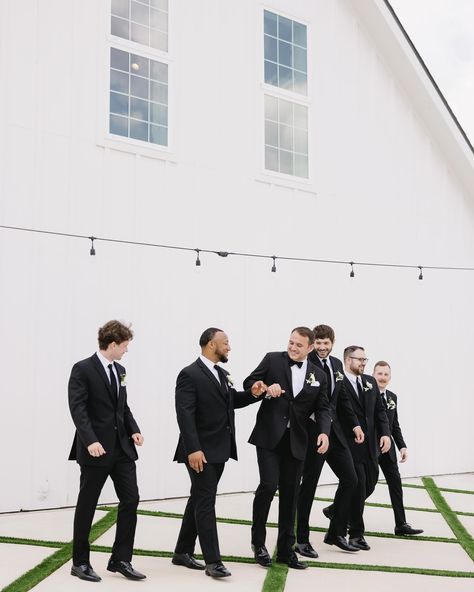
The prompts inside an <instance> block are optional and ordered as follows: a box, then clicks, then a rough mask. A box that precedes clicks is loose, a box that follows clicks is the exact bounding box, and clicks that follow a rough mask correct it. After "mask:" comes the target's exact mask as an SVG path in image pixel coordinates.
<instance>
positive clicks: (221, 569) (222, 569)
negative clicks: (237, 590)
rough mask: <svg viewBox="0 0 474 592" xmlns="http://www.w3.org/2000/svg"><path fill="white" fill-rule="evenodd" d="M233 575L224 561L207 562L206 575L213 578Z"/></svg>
mask: <svg viewBox="0 0 474 592" xmlns="http://www.w3.org/2000/svg"><path fill="white" fill-rule="evenodd" d="M231 575H232V574H231V573H230V571H229V570H228V569H227V568H226V566H225V565H224V564H223V563H222V561H218V562H217V563H208V564H206V576H211V578H228V577H229V576H231Z"/></svg>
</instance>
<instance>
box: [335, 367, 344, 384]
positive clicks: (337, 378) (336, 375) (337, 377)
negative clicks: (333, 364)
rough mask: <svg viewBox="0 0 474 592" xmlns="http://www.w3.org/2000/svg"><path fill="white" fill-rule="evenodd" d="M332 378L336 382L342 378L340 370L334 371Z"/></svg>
mask: <svg viewBox="0 0 474 592" xmlns="http://www.w3.org/2000/svg"><path fill="white" fill-rule="evenodd" d="M334 378H335V380H336V382H340V381H341V380H344V374H343V373H342V372H339V370H338V371H337V372H335V373H334Z"/></svg>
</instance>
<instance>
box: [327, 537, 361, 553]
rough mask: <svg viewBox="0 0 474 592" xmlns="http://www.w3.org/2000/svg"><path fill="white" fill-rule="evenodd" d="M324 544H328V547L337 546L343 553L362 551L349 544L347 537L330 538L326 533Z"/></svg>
mask: <svg viewBox="0 0 474 592" xmlns="http://www.w3.org/2000/svg"><path fill="white" fill-rule="evenodd" d="M324 542H325V543H326V545H335V546H336V547H339V549H342V550H343V551H350V552H351V553H354V552H355V551H360V549H359V547H354V545H351V544H350V543H348V542H347V541H346V539H345V537H343V536H329V535H328V534H327V533H326V535H325V536H324Z"/></svg>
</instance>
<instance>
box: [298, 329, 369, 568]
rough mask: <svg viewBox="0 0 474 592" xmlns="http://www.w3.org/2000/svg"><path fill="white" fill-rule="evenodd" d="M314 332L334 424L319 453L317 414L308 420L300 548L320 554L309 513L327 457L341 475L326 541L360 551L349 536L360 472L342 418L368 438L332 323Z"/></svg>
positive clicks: (356, 434)
mask: <svg viewBox="0 0 474 592" xmlns="http://www.w3.org/2000/svg"><path fill="white" fill-rule="evenodd" d="M313 332H314V337H315V341H314V350H313V351H312V352H310V354H309V355H308V360H309V361H310V362H312V363H313V364H314V365H315V366H317V367H318V368H320V369H321V370H324V372H325V374H326V378H327V381H328V393H329V406H330V410H331V417H332V424H331V431H330V434H329V450H328V452H327V453H326V454H317V451H316V447H315V445H314V440H315V438H316V423H315V421H314V419H313V417H311V418H310V419H309V420H308V434H309V441H308V449H307V451H306V458H305V463H304V469H303V479H302V481H301V486H300V492H299V496H298V511H297V529H296V536H297V539H296V540H297V544H296V551H297V552H298V553H299V554H300V555H304V556H305V557H313V558H316V557H318V554H317V552H316V551H315V550H314V548H313V546H312V545H311V543H310V541H309V516H310V513H311V508H312V506H313V501H314V494H315V492H316V487H317V485H318V481H319V477H320V475H321V471H322V468H323V465H324V461H326V460H327V463H328V465H329V466H330V467H331V469H332V470H333V472H334V474H335V475H336V476H337V478H338V479H339V485H338V488H337V491H336V495H335V497H334V504H333V512H332V514H331V515H330V516H329V517H330V519H331V522H330V525H329V530H328V532H327V533H326V535H325V537H324V542H325V543H327V544H328V545H336V546H337V547H339V548H340V549H342V550H344V551H352V552H355V551H359V548H358V547H353V546H352V545H350V544H349V543H348V542H347V540H346V532H347V519H348V515H349V507H350V503H351V498H352V494H353V492H354V490H355V488H356V486H357V474H356V471H355V468H354V462H353V460H352V455H351V452H350V450H349V446H348V444H347V441H346V436H345V435H344V432H343V429H342V426H341V424H340V421H339V418H340V417H341V418H344V421H345V422H346V423H347V424H348V425H349V426H352V432H353V433H352V435H351V438H353V439H354V441H355V442H356V443H357V444H361V443H362V442H363V441H364V432H363V431H362V429H361V427H360V425H359V420H358V418H357V416H356V414H355V413H354V410H353V409H352V404H351V401H350V399H349V395H348V394H347V392H346V391H345V389H344V388H343V383H344V367H343V365H342V362H341V361H340V360H338V359H337V358H335V357H334V356H330V355H329V354H330V353H331V351H332V348H333V345H334V340H335V336H334V330H333V329H332V327H329V326H328V325H318V326H317V327H315V328H314V329H313Z"/></svg>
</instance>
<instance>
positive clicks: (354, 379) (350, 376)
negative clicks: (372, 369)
mask: <svg viewBox="0 0 474 592" xmlns="http://www.w3.org/2000/svg"><path fill="white" fill-rule="evenodd" d="M344 374H345V375H346V376H347V378H348V379H349V381H350V383H351V385H352V388H353V389H354V391H355V394H356V395H357V398H359V391H358V390H357V380H359V384H360V386H361V388H362V390H364V386H363V384H362V379H361V377H360V376H355V375H354V374H350V373H349V372H346V371H344Z"/></svg>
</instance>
